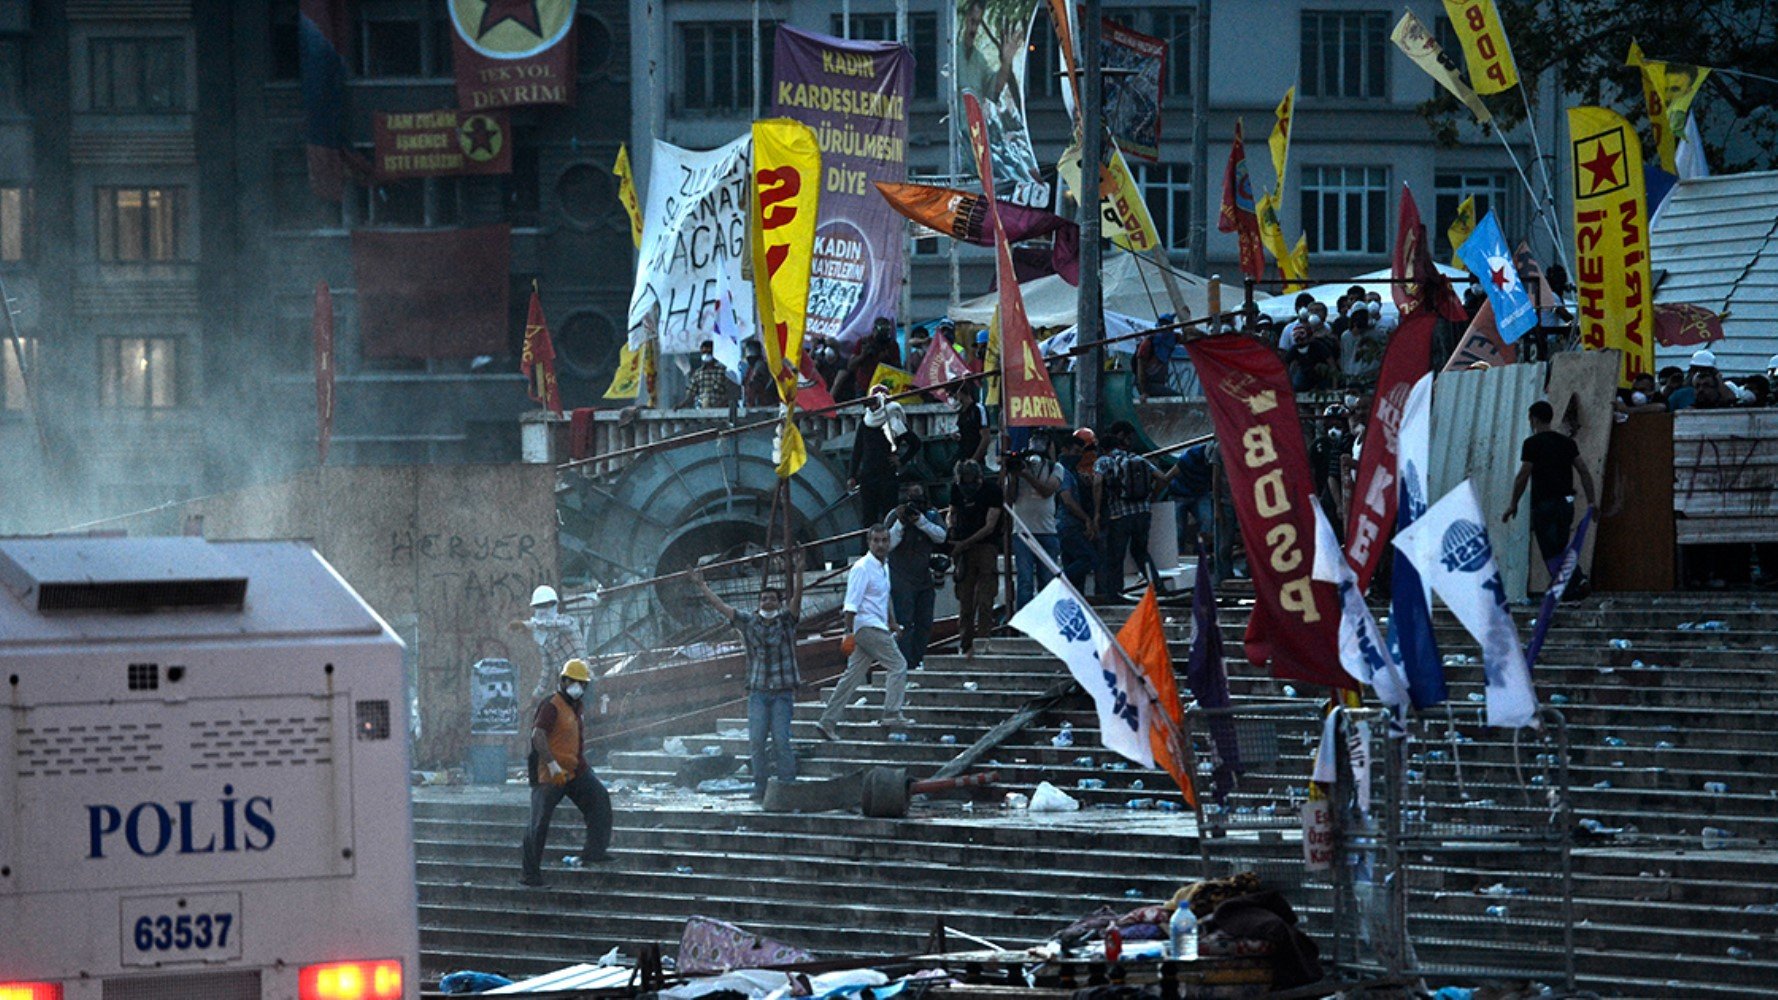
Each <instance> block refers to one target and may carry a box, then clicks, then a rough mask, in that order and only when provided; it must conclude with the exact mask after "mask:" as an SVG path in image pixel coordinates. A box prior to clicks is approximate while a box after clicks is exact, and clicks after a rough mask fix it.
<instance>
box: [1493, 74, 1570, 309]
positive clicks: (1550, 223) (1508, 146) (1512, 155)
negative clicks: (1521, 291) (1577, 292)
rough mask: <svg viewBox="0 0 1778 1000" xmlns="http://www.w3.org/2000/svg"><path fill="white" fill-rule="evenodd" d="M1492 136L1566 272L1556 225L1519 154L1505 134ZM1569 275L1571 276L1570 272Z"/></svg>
mask: <svg viewBox="0 0 1778 1000" xmlns="http://www.w3.org/2000/svg"><path fill="white" fill-rule="evenodd" d="M1521 89H1522V88H1521ZM1494 134H1495V135H1496V136H1497V137H1499V139H1500V145H1501V148H1503V149H1505V150H1506V155H1507V158H1508V159H1510V160H1512V162H1513V169H1514V170H1516V171H1518V174H1519V183H1521V184H1523V185H1525V193H1526V194H1528V195H1530V196H1531V204H1532V206H1533V207H1534V208H1536V210H1537V215H1538V218H1541V219H1542V220H1543V227H1544V229H1546V230H1548V231H1549V234H1550V241H1551V242H1552V243H1554V244H1555V248H1556V259H1557V261H1558V262H1563V263H1562V269H1563V270H1565V271H1566V270H1567V269H1568V265H1567V263H1566V262H1564V256H1565V251H1564V250H1563V249H1562V237H1560V236H1557V235H1556V224H1555V222H1554V220H1553V219H1552V218H1551V213H1547V212H1545V211H1544V210H1543V205H1542V203H1540V202H1539V201H1538V200H1537V189H1536V188H1533V187H1532V186H1531V178H1530V177H1528V176H1526V174H1525V168H1524V166H1523V165H1521V164H1520V163H1519V154H1518V153H1516V152H1514V151H1513V144H1512V143H1510V142H1508V141H1507V140H1506V132H1505V131H1504V130H1502V129H1500V128H1498V127H1496V128H1495V129H1494ZM1532 138H1533V139H1535V138H1536V131H1535V130H1533V132H1532ZM1551 204H1552V205H1553V204H1554V202H1551ZM1570 273H1571V274H1572V272H1570Z"/></svg>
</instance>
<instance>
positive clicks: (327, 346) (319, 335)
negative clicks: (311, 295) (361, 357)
mask: <svg viewBox="0 0 1778 1000" xmlns="http://www.w3.org/2000/svg"><path fill="white" fill-rule="evenodd" d="M314 328H315V444H316V447H317V449H318V453H319V459H318V461H319V463H320V464H321V465H326V464H327V446H328V444H329V443H331V442H332V440H333V292H332V291H331V290H330V289H329V288H328V287H327V282H325V281H317V282H316V283H315V322H314Z"/></svg>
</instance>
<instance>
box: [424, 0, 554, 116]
mask: <svg viewBox="0 0 1778 1000" xmlns="http://www.w3.org/2000/svg"><path fill="white" fill-rule="evenodd" d="M445 9H446V10H447V11H449V12H450V17H451V28H452V31H451V41H452V46H451V61H452V66H453V67H455V69H456V73H457V106H458V107H460V108H462V109H463V110H464V111H486V110H488V109H489V108H510V107H517V106H519V105H524V104H573V103H574V13H575V2H574V0H480V2H477V0H452V2H450V3H447V4H445Z"/></svg>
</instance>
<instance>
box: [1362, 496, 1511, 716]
mask: <svg viewBox="0 0 1778 1000" xmlns="http://www.w3.org/2000/svg"><path fill="white" fill-rule="evenodd" d="M1395 547H1396V548H1397V549H1399V550H1401V551H1402V552H1403V553H1405V554H1406V555H1407V557H1408V558H1409V559H1410V560H1412V561H1413V563H1414V565H1415V566H1416V567H1417V568H1418V569H1419V570H1420V574H1421V575H1422V576H1424V577H1426V579H1427V581H1428V582H1430V583H1431V584H1432V589H1433V590H1435V591H1437V592H1438V596H1439V597H1441V598H1443V599H1444V602H1445V604H1446V605H1448V606H1449V607H1450V609H1451V612H1452V613H1453V614H1455V615H1456V616H1457V620H1458V621H1460V622H1462V623H1463V627H1464V628H1465V629H1468V630H1469V634H1470V635H1472V636H1475V639H1476V642H1478V643H1480V644H1481V646H1482V672H1483V674H1484V675H1485V676H1486V678H1487V691H1486V695H1487V699H1488V725H1490V726H1502V727H1507V728H1517V727H1519V726H1535V725H1536V724H1537V693H1536V691H1535V690H1533V689H1532V687H1531V670H1530V668H1529V667H1527V666H1526V665H1525V650H1524V649H1523V648H1522V647H1520V646H1519V633H1518V630H1517V629H1516V628H1515V627H1514V626H1513V616H1512V612H1511V611H1510V610H1508V609H1507V606H1506V587H1505V586H1503V585H1502V584H1501V582H1500V567H1499V566H1498V565H1496V564H1495V562H1494V547H1493V546H1492V545H1490V544H1489V542H1488V522H1487V519H1486V518H1485V517H1483V516H1482V508H1481V505H1480V504H1478V503H1476V498H1475V488H1474V487H1473V486H1471V485H1470V482H1469V480H1467V479H1465V480H1464V481H1463V482H1461V483H1458V484H1457V487H1456V488H1455V489H1453V490H1452V491H1451V492H1449V493H1447V494H1445V495H1444V496H1443V497H1442V498H1440V500H1439V502H1438V503H1435V504H1433V505H1432V506H1431V507H1429V508H1427V510H1426V514H1425V515H1424V516H1422V517H1421V518H1420V519H1419V520H1418V521H1415V522H1414V523H1413V524H1411V525H1409V526H1408V527H1406V528H1404V529H1403V530H1401V531H1399V532H1397V533H1396V536H1395Z"/></svg>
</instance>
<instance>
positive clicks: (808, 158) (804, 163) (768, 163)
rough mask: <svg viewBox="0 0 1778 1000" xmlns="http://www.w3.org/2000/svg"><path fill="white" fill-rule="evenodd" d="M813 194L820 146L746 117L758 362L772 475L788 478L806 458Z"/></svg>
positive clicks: (773, 123)
mask: <svg viewBox="0 0 1778 1000" xmlns="http://www.w3.org/2000/svg"><path fill="white" fill-rule="evenodd" d="M820 194H821V147H820V146H818V145H817V144H816V142H815V132H814V130H813V129H811V128H809V126H807V125H804V124H803V123H802V122H796V121H791V120H790V119H788V118H773V119H770V120H767V121H757V122H754V123H753V184H752V194H751V199H752V204H751V205H750V206H749V213H748V214H749V216H750V218H751V225H750V226H749V227H748V228H749V230H750V231H751V233H752V240H753V299H754V302H755V303H757V305H758V308H759V332H760V338H759V339H760V343H761V345H762V346H763V347H764V348H765V355H766V368H767V370H768V371H770V372H771V373H772V379H773V381H775V382H776V383H777V384H778V398H779V399H781V400H783V402H784V428H783V430H782V432H781V433H780V434H779V438H778V444H779V448H778V451H779V453H780V454H779V456H778V457H779V465H778V475H779V476H780V477H781V478H785V479H788V478H790V477H791V476H792V475H794V474H795V473H796V470H797V469H799V468H801V467H802V464H803V462H805V461H807V460H808V455H807V453H806V452H805V451H804V449H803V440H802V434H801V433H800V432H798V431H797V429H796V422H795V418H796V384H797V368H798V366H799V365H801V364H802V358H803V331H804V329H805V328H806V327H807V325H808V319H809V269H810V263H811V261H812V260H813V258H814V255H815V212H816V210H817V209H818V207H819V197H820Z"/></svg>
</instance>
